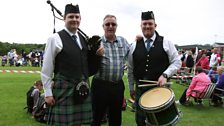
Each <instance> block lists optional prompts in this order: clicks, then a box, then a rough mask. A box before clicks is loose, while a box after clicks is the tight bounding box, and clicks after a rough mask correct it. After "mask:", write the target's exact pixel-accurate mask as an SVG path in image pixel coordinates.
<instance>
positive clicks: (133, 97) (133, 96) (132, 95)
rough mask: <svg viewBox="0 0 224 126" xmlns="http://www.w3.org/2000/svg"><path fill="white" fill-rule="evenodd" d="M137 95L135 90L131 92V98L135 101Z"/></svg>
mask: <svg viewBox="0 0 224 126" xmlns="http://www.w3.org/2000/svg"><path fill="white" fill-rule="evenodd" d="M135 95H136V93H135V90H131V91H130V96H131V98H132V99H133V100H135Z"/></svg>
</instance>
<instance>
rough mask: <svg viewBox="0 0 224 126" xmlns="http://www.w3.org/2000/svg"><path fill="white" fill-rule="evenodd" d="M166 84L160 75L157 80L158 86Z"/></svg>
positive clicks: (165, 79) (165, 80)
mask: <svg viewBox="0 0 224 126" xmlns="http://www.w3.org/2000/svg"><path fill="white" fill-rule="evenodd" d="M166 83H167V78H165V77H164V76H163V75H161V76H160V77H159V79H158V83H157V84H158V85H159V86H164V85H165V84H166Z"/></svg>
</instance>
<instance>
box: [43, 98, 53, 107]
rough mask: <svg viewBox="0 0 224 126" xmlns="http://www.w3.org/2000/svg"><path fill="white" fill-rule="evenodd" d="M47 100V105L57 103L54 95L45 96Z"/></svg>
mask: <svg viewBox="0 0 224 126" xmlns="http://www.w3.org/2000/svg"><path fill="white" fill-rule="evenodd" d="M45 102H46V103H47V105H49V106H53V105H54V104H55V100H54V97H53V96H47V97H45Z"/></svg>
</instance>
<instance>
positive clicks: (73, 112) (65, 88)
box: [48, 76, 92, 126]
mask: <svg viewBox="0 0 224 126" xmlns="http://www.w3.org/2000/svg"><path fill="white" fill-rule="evenodd" d="M75 83H76V82H74V81H68V80H66V79H65V77H63V76H56V78H55V83H54V86H53V88H52V92H53V96H54V99H55V105H54V106H52V107H50V109H49V119H48V124H49V125H54V126H72V125H74V124H83V123H85V124H86V123H91V122H92V104H91V95H89V96H88V98H87V99H86V100H85V101H84V102H83V103H82V104H75V102H76V101H75V100H74V89H75ZM77 83H78V82H77Z"/></svg>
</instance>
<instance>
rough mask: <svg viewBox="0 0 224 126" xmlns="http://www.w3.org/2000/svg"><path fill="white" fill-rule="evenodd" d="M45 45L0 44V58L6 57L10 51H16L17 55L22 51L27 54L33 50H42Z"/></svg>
mask: <svg viewBox="0 0 224 126" xmlns="http://www.w3.org/2000/svg"><path fill="white" fill-rule="evenodd" d="M44 48H45V44H20V43H12V44H11V43H8V42H0V56H3V55H7V53H8V52H9V51H10V50H11V49H16V52H17V54H21V53H22V50H23V51H25V52H27V53H29V52H31V51H32V50H34V49H38V50H44Z"/></svg>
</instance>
